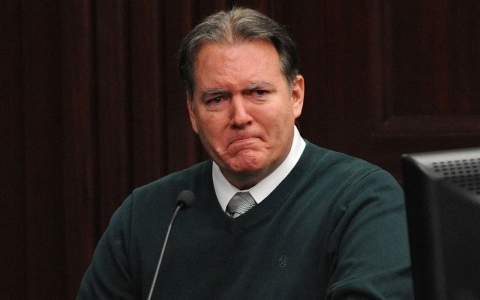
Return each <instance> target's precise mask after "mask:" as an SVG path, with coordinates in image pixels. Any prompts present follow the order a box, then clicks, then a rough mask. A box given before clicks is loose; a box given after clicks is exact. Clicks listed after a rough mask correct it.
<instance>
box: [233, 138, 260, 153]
mask: <svg viewBox="0 0 480 300" xmlns="http://www.w3.org/2000/svg"><path fill="white" fill-rule="evenodd" d="M255 140H256V138H247V139H241V140H236V141H234V142H232V143H231V144H230V145H229V148H230V149H232V150H237V151H240V150H244V149H246V148H250V147H251V146H252V145H253V144H254V143H255Z"/></svg>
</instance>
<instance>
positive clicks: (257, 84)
mask: <svg viewBox="0 0 480 300" xmlns="http://www.w3.org/2000/svg"><path fill="white" fill-rule="evenodd" d="M260 87H269V88H271V87H274V85H273V84H272V83H270V82H268V81H259V82H254V83H252V84H249V85H247V86H245V87H244V88H242V89H241V90H242V91H251V90H255V89H258V88H260ZM230 93H231V91H230V90H226V89H222V88H213V89H204V90H203V91H202V98H203V97H205V96H215V95H224V94H230Z"/></svg>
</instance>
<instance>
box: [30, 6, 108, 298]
mask: <svg viewBox="0 0 480 300" xmlns="http://www.w3.org/2000/svg"><path fill="white" fill-rule="evenodd" d="M92 11H93V7H92V6H91V4H90V1H87V0H73V1H62V2H61V7H60V11H59V12H57V14H56V16H58V17H60V16H61V23H60V24H59V25H58V26H59V30H60V37H61V41H62V44H61V46H60V47H59V50H61V52H60V53H59V55H58V57H59V58H60V59H58V58H57V57H55V56H53V57H52V58H55V59H57V60H58V62H57V65H58V67H59V70H58V76H61V78H60V80H59V82H60V83H61V93H57V94H56V95H54V97H55V98H57V99H58V101H59V103H61V107H62V111H61V114H62V122H63V126H62V127H63V128H62V132H61V137H62V139H61V140H60V141H59V142H58V145H55V146H53V145H52V147H51V150H53V151H61V153H59V154H58V156H57V157H56V161H57V162H58V163H60V164H62V167H63V170H62V172H61V174H62V176H63V178H62V179H63V180H62V181H59V182H58V185H59V187H58V188H59V190H60V191H62V198H61V199H58V200H59V201H63V203H59V207H60V208H61V209H62V211H63V216H62V217H60V216H61V214H60V215H58V216H57V218H59V219H62V220H63V222H64V232H63V236H60V237H58V238H61V239H62V243H58V245H57V246H60V245H61V246H62V247H59V251H61V253H59V254H61V255H60V257H57V258H55V260H50V261H49V264H51V265H52V266H61V267H62V268H63V272H62V274H60V275H61V277H60V278H58V279H57V282H56V284H49V285H39V287H42V288H43V290H44V291H45V293H46V294H45V296H44V297H36V298H35V299H48V293H49V292H50V291H51V290H53V291H55V292H61V294H60V295H59V296H58V297H52V296H50V299H60V297H64V298H67V299H73V297H74V295H76V292H77V291H78V283H79V281H80V280H81V278H82V275H81V273H82V272H84V271H85V265H86V264H88V262H89V261H90V260H91V257H92V254H93V248H92V244H95V243H96V241H97V239H98V235H99V229H98V224H99V221H98V219H97V217H98V207H99V204H98V201H99V197H98V196H99V195H98V188H99V177H98V167H97V161H98V159H99V155H98V142H97V139H98V135H97V122H96V117H97V115H96V107H97V104H96V101H95V100H96V98H97V96H96V95H95V92H96V90H95V86H96V85H97V84H96V83H95V69H94V61H95V59H94V44H95V40H94V33H93V28H94V23H93V22H94V21H93V15H92ZM102 183H104V182H102ZM37 200H38V201H42V199H41V197H39V198H38V199H37ZM53 216H54V215H50V217H53ZM52 234H53V233H50V234H44V237H45V236H47V237H49V238H51V235H52ZM60 258H61V259H62V260H60ZM30 284H32V285H33V286H37V285H36V284H35V283H32V282H31V283H30ZM45 286H48V287H51V289H45V288H44V287H45Z"/></svg>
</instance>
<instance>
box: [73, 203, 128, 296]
mask: <svg viewBox="0 0 480 300" xmlns="http://www.w3.org/2000/svg"><path fill="white" fill-rule="evenodd" d="M131 208H132V198H131V196H130V197H129V198H127V200H126V201H125V202H124V203H123V204H122V205H121V206H120V207H119V209H118V210H117V211H116V212H115V213H114V215H113V216H112V219H111V220H110V224H109V226H108V228H107V229H106V231H105V233H104V234H103V236H102V238H101V239H100V241H99V242H98V245H97V247H96V249H95V253H94V255H93V259H92V263H91V265H90V266H89V268H88V269H87V271H86V273H85V275H84V277H83V279H82V282H81V285H80V290H79V293H78V295H77V298H76V299H135V295H134V294H133V293H134V292H133V290H134V289H133V280H132V277H131V270H130V264H129V255H128V252H129V241H130V227H131V215H132V212H131Z"/></svg>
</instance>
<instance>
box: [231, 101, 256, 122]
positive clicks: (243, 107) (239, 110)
mask: <svg viewBox="0 0 480 300" xmlns="http://www.w3.org/2000/svg"><path fill="white" fill-rule="evenodd" d="M231 121H232V126H233V127H234V128H245V127H246V126H247V125H249V124H250V123H251V122H252V117H251V116H250V114H249V109H248V103H247V100H245V99H243V97H234V98H233V99H232V102H231Z"/></svg>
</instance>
